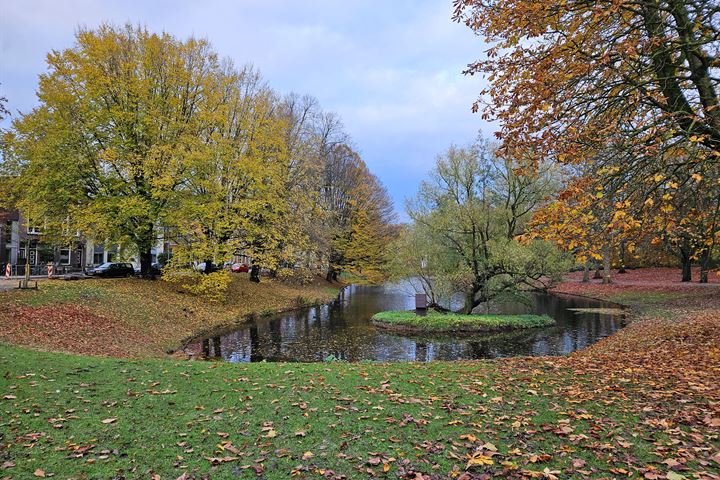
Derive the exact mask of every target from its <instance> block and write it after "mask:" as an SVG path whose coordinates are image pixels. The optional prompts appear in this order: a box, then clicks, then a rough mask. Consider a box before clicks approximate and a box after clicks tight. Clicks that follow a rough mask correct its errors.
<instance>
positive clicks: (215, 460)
mask: <svg viewBox="0 0 720 480" xmlns="http://www.w3.org/2000/svg"><path fill="white" fill-rule="evenodd" d="M205 460H207V461H209V462H210V463H212V464H213V465H218V464H220V463H227V462H235V461H237V460H240V457H206V458H205Z"/></svg>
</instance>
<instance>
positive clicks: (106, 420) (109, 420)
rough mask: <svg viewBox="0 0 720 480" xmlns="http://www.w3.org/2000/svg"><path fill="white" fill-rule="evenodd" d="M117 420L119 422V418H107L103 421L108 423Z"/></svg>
mask: <svg viewBox="0 0 720 480" xmlns="http://www.w3.org/2000/svg"><path fill="white" fill-rule="evenodd" d="M115 422H117V418H106V419H105V420H103V421H102V423H104V424H106V425H108V424H111V423H115Z"/></svg>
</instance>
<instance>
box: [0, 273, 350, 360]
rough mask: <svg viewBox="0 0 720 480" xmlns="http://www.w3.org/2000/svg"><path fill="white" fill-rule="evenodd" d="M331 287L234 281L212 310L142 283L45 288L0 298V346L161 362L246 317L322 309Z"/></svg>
mask: <svg viewBox="0 0 720 480" xmlns="http://www.w3.org/2000/svg"><path fill="white" fill-rule="evenodd" d="M336 287H337V286H336V285H332V284H329V283H326V282H318V283H317V284H316V285H311V286H305V287H299V286H291V285H286V284H284V283H281V282H275V281H272V280H269V279H263V280H262V282H261V283H259V284H257V283H253V282H250V281H249V280H248V278H247V275H242V274H239V275H234V276H233V282H232V284H231V285H230V288H229V289H228V292H227V295H226V298H225V299H223V300H222V301H220V302H209V301H207V300H204V299H203V298H201V297H197V296H194V295H191V294H188V293H184V292H181V291H179V290H178V288H177V287H176V286H174V285H172V284H168V283H167V282H164V281H161V280H157V281H150V280H141V279H133V278H130V279H89V280H80V281H62V280H54V281H43V282H41V283H40V289H39V290H37V291H35V290H28V291H18V290H8V291H4V292H0V305H2V307H3V308H2V309H0V341H5V342H9V343H12V344H14V345H25V346H30V347H34V348H44V349H48V350H60V351H66V352H72V353H81V354H86V355H110V356H114V357H162V356H165V355H166V352H168V351H172V350H176V349H178V348H179V347H180V346H181V344H182V343H183V341H184V340H186V339H188V337H191V336H193V335H195V334H197V333H198V332H201V331H205V330H211V329H213V328H217V327H219V326H223V325H228V324H231V323H233V322H242V321H244V320H245V318H246V317H247V316H248V315H253V314H256V315H265V314H270V313H274V312H277V311H280V310H287V309H291V308H297V307H299V306H303V305H312V304H318V303H326V302H329V301H330V300H332V299H333V298H335V297H336V296H337V293H338V289H337V288H336Z"/></svg>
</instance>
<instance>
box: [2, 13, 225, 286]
mask: <svg viewBox="0 0 720 480" xmlns="http://www.w3.org/2000/svg"><path fill="white" fill-rule="evenodd" d="M47 65H48V72H47V73H45V74H43V75H41V77H40V86H39V89H38V98H39V100H40V106H38V107H37V108H35V109H34V110H33V111H32V112H30V113H28V114H27V115H24V116H22V117H21V118H19V119H17V120H16V121H15V122H14V124H13V126H14V135H15V138H14V141H13V145H12V158H13V160H12V161H13V163H14V165H13V167H14V170H15V172H16V173H17V174H18V175H19V177H18V182H16V188H17V189H18V190H19V191H22V197H21V199H20V203H19V206H20V207H21V208H22V210H23V211H25V212H26V214H27V215H29V216H30V217H32V218H42V219H43V221H44V224H45V229H46V232H48V233H50V232H54V233H55V234H57V235H59V236H62V234H63V231H65V232H68V231H69V232H72V233H73V234H74V232H75V231H76V230H80V231H82V232H83V233H84V234H86V235H87V236H90V237H92V238H95V239H97V240H109V241H113V242H120V243H127V244H131V245H133V246H134V248H135V249H136V250H137V252H138V254H139V256H140V264H141V270H142V273H143V274H148V273H149V272H150V263H151V253H150V251H151V248H152V247H153V245H154V243H155V241H156V228H157V227H158V225H159V223H160V222H161V221H162V219H163V216H164V214H165V212H166V211H167V209H168V208H169V207H171V206H173V205H175V202H176V201H177V192H178V191H179V189H180V187H181V186H183V185H184V183H185V181H186V179H187V177H188V175H189V173H190V171H191V167H192V164H193V159H194V157H195V156H196V155H202V154H203V153H204V152H205V150H206V147H205V145H203V142H202V140H203V139H204V138H206V137H207V131H208V130H209V129H210V128H211V127H212V125H214V124H215V123H216V118H215V117H216V115H217V114H218V113H217V105H218V104H219V102H220V100H221V96H222V93H223V85H224V83H225V78H224V77H225V73H226V72H225V71H224V70H223V68H222V65H221V62H220V61H219V60H218V58H217V55H216V54H215V53H214V52H213V51H212V50H211V48H210V46H209V44H208V42H207V41H205V40H197V39H192V38H191V39H189V40H187V41H184V42H181V41H179V40H177V39H175V38H174V37H172V36H170V35H168V34H161V35H156V34H152V33H149V32H148V31H147V30H146V29H144V28H141V27H133V26H131V25H126V26H124V27H115V26H111V25H102V26H101V27H99V28H98V29H97V30H88V29H81V30H79V31H78V33H77V34H76V44H75V46H74V47H72V48H69V49H66V50H63V51H53V52H51V53H50V54H49V55H48V57H47ZM68 225H70V226H71V228H68Z"/></svg>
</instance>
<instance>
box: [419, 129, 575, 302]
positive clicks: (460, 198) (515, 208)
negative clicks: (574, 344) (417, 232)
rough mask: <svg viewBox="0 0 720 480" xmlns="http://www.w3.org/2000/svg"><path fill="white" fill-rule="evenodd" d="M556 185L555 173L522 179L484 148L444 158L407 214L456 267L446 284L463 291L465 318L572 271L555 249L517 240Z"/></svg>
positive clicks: (442, 260)
mask: <svg viewBox="0 0 720 480" xmlns="http://www.w3.org/2000/svg"><path fill="white" fill-rule="evenodd" d="M555 183H556V182H555V181H554V179H553V172H552V170H545V169H540V170H537V171H529V172H525V173H519V172H518V171H516V170H515V169H514V166H513V163H512V162H510V161H509V160H507V159H503V158H500V157H497V156H496V154H495V151H494V148H492V146H491V145H489V144H488V143H486V142H478V143H477V144H475V145H473V146H472V147H469V148H458V147H454V146H453V147H450V148H449V149H448V151H447V152H446V153H445V154H443V155H440V156H438V158H437V161H436V167H435V169H434V171H433V173H432V175H431V179H430V180H429V181H426V182H423V184H422V185H421V188H420V192H419V193H418V195H417V198H416V199H415V200H414V201H413V202H411V203H410V204H409V205H408V213H409V216H410V218H411V219H412V220H413V221H414V222H415V224H416V225H417V226H418V227H419V228H421V229H423V230H424V231H425V232H426V233H425V235H426V238H430V239H434V241H436V242H438V246H439V247H441V248H440V249H439V250H438V249H435V250H434V251H433V252H432V253H433V254H434V255H435V256H436V257H439V263H440V264H451V265H453V267H454V268H452V270H449V273H448V277H446V278H444V279H443V280H442V281H443V282H447V283H451V284H452V285H453V287H454V289H455V290H456V291H457V290H459V291H462V292H463V293H464V295H465V304H464V308H463V310H464V312H465V313H470V312H471V311H472V310H473V308H475V307H476V306H478V305H479V304H480V303H482V302H487V301H489V300H490V299H492V298H495V297H498V296H502V295H512V294H514V293H515V292H516V290H517V288H518V287H519V286H527V287H531V288H541V287H543V286H547V285H548V284H549V283H552V282H553V281H555V280H557V279H558V275H559V274H560V273H561V272H562V271H563V270H564V269H565V268H566V267H567V265H566V262H565V261H564V260H563V258H562V255H560V254H559V252H558V251H557V250H556V249H555V248H554V247H553V246H552V245H550V244H549V243H547V242H543V241H540V240H536V241H530V242H520V241H519V238H517V237H518V236H519V235H520V234H521V233H522V232H523V229H524V227H525V224H526V222H527V221H528V220H529V218H530V216H531V214H532V212H533V210H534V209H535V208H536V207H538V206H539V205H540V204H541V202H542V201H543V200H544V199H545V198H546V196H548V195H549V194H550V193H551V190H552V189H553V188H554V185H555ZM428 253H430V252H428ZM409 273H412V272H410V271H409Z"/></svg>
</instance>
